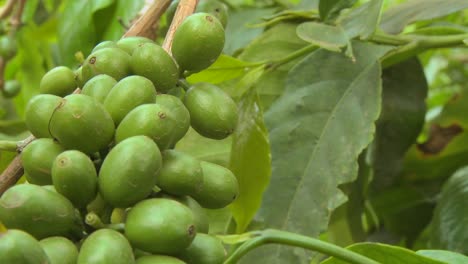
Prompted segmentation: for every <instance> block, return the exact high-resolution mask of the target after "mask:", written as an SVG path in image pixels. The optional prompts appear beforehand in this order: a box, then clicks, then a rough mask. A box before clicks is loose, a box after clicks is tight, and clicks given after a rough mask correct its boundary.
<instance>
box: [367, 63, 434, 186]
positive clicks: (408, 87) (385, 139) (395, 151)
mask: <svg viewBox="0 0 468 264" xmlns="http://www.w3.org/2000/svg"><path fill="white" fill-rule="evenodd" d="M382 80H383V83H382V84H383V88H382V89H383V97H382V110H381V114H380V117H379V120H378V121H377V123H376V125H377V130H376V134H375V137H374V141H373V142H372V144H371V145H370V147H369V149H370V151H369V158H370V163H371V166H372V167H373V171H374V173H373V174H374V179H373V182H372V184H371V186H372V190H373V191H374V192H376V193H379V192H380V191H381V190H384V189H386V188H388V187H389V186H391V185H392V184H393V183H394V181H395V179H396V177H397V176H398V175H399V174H400V173H401V169H402V161H403V158H404V156H405V153H406V152H407V150H408V149H409V148H410V147H411V145H412V144H413V143H414V142H415V141H416V138H417V137H418V135H419V133H420V131H421V129H422V127H423V125H424V118H425V114H426V104H425V99H426V96H427V89H428V85H427V82H426V78H425V75H424V69H423V68H422V65H421V63H419V61H418V59H416V58H412V59H410V60H407V61H404V62H402V63H399V64H397V65H394V66H392V67H390V68H387V69H385V70H384V71H383V76H382Z"/></svg>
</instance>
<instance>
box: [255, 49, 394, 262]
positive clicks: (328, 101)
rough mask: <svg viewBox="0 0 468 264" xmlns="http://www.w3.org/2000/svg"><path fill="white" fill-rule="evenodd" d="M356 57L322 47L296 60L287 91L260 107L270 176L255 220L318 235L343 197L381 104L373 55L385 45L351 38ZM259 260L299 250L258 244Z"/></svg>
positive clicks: (289, 257) (285, 257)
mask: <svg viewBox="0 0 468 264" xmlns="http://www.w3.org/2000/svg"><path fill="white" fill-rule="evenodd" d="M354 45H355V46H356V47H355V48H356V58H357V61H356V62H353V61H352V60H351V59H349V58H347V57H345V56H344V55H342V54H337V53H331V52H327V51H325V50H319V51H317V52H314V53H312V54H311V55H309V56H308V57H306V58H305V59H304V60H303V61H301V62H300V63H299V64H298V65H296V66H295V67H294V68H293V69H292V70H291V72H290V74H289V76H288V79H287V82H286V83H287V87H286V92H285V93H284V94H283V96H282V97H280V99H278V100H277V101H276V102H275V103H274V104H273V105H272V107H271V108H270V109H269V110H268V112H267V113H266V115H265V120H266V124H267V127H268V128H269V131H270V144H271V150H272V178H271V182H270V185H269V187H268V189H267V191H266V193H265V195H264V197H263V203H262V207H261V209H260V211H259V214H258V220H261V221H264V222H265V224H266V226H267V227H271V228H277V229H283V230H287V231H291V232H297V233H301V234H304V235H309V236H317V235H318V234H319V233H320V232H321V231H323V230H324V229H325V228H326V227H327V225H328V220H329V216H330V213H331V211H333V210H334V209H335V208H337V207H338V206H339V205H340V204H342V203H343V202H344V201H345V200H346V197H345V196H344V195H343V194H342V193H341V191H340V190H339V189H338V188H337V186H338V185H340V184H343V183H346V182H350V181H353V180H354V179H355V178H356V175H357V162H356V161H357V158H358V156H359V154H360V153H361V151H362V150H363V149H364V148H365V147H366V146H367V145H368V144H369V143H370V141H371V139H372V134H373V131H374V124H373V123H374V121H375V120H376V119H377V117H378V114H379V111H380V96H381V81H380V65H379V63H378V62H377V60H378V58H379V57H381V56H382V55H383V54H385V52H387V50H388V48H387V47H382V46H377V45H372V44H364V43H354ZM251 255H254V258H255V259H257V261H258V262H260V263H303V262H304V257H305V256H304V254H303V251H302V250H295V251H292V250H278V248H277V247H275V248H272V247H270V251H266V250H258V251H257V253H253V254H251Z"/></svg>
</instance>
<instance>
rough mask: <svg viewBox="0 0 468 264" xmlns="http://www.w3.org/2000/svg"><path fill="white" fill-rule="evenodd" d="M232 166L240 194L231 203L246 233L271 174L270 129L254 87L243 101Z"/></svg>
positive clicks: (239, 227)
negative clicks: (267, 126) (264, 118)
mask: <svg viewBox="0 0 468 264" xmlns="http://www.w3.org/2000/svg"><path fill="white" fill-rule="evenodd" d="M229 168H230V169H231V170H232V172H233V173H234V175H236V177H237V181H238V182H239V195H238V196H237V199H236V200H235V201H234V203H232V204H231V205H230V209H231V212H232V215H233V217H234V219H235V220H236V229H237V230H236V232H237V233H242V232H244V231H245V229H246V228H247V226H248V224H249V223H250V221H251V220H252V219H253V217H254V216H255V213H256V212H257V210H258V208H260V204H261V201H262V196H263V192H264V191H265V189H266V187H267V186H268V183H269V180H270V175H271V155H270V145H269V142H268V131H267V129H266V127H265V124H264V120H263V111H262V109H261V106H260V105H259V98H258V95H257V93H256V91H255V90H254V89H252V90H251V91H250V92H248V93H246V94H245V95H244V96H243V97H242V99H241V101H240V103H239V121H238V123H237V128H236V130H235V132H234V135H233V140H232V150H231V161H230V165H229Z"/></svg>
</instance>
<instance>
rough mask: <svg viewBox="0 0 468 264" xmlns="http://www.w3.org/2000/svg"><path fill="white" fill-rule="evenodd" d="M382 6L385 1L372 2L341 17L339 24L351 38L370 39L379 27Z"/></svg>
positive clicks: (376, 0) (375, 0)
mask: <svg viewBox="0 0 468 264" xmlns="http://www.w3.org/2000/svg"><path fill="white" fill-rule="evenodd" d="M382 4H383V0H371V1H369V2H367V3H365V4H363V5H361V6H359V7H358V8H355V9H352V10H351V11H350V12H348V13H346V14H345V15H343V16H342V17H340V19H339V22H338V23H339V25H341V26H342V27H343V29H344V30H345V31H346V34H347V35H348V37H349V38H355V37H358V36H359V37H360V38H361V39H368V38H369V37H371V36H372V34H374V32H375V30H376V28H377V26H378V25H379V22H380V14H381V12H382Z"/></svg>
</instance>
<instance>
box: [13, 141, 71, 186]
mask: <svg viewBox="0 0 468 264" xmlns="http://www.w3.org/2000/svg"><path fill="white" fill-rule="evenodd" d="M63 151H65V148H63V147H62V146H61V145H60V144H58V143H57V142H55V141H54V140H52V139H50V138H40V139H36V140H34V141H33V142H31V143H29V144H28V145H27V146H26V147H25V148H24V149H23V152H22V153H21V160H22V162H23V168H24V171H25V172H26V179H27V180H28V182H29V183H33V184H37V185H48V184H52V176H51V175H52V165H53V163H54V160H55V158H56V157H57V156H58V155H59V154H60V153H62V152H63Z"/></svg>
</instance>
